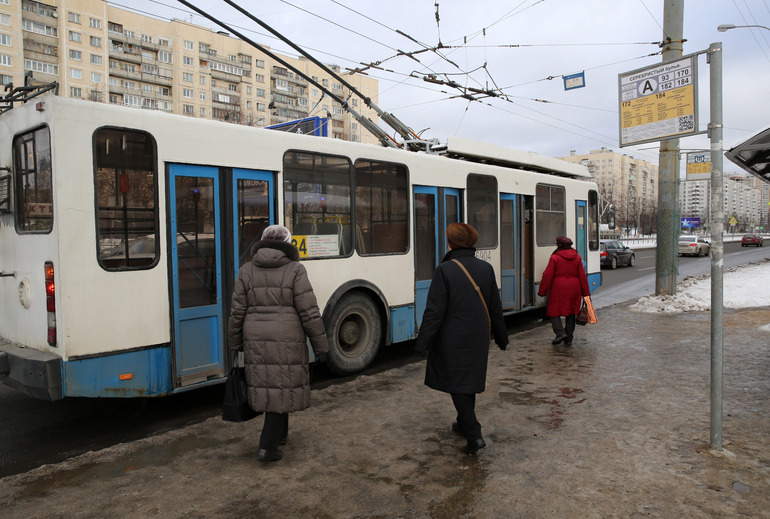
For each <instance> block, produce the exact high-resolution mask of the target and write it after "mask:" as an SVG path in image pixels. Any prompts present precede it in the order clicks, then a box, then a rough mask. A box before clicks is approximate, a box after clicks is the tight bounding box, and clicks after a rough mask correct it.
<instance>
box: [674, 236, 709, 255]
mask: <svg viewBox="0 0 770 519" xmlns="http://www.w3.org/2000/svg"><path fill="white" fill-rule="evenodd" d="M709 248H710V245H709V242H707V241H706V240H705V239H704V238H701V237H699V236H691V235H683V236H680V237H679V255H680V256H685V255H687V256H705V255H707V254H708V253H709Z"/></svg>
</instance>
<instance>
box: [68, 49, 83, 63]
mask: <svg viewBox="0 0 770 519" xmlns="http://www.w3.org/2000/svg"><path fill="white" fill-rule="evenodd" d="M82 58H83V53H82V52H80V51H79V50H74V49H70V59H72V60H75V61H82Z"/></svg>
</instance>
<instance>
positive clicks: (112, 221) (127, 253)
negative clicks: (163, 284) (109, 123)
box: [94, 128, 160, 270]
mask: <svg viewBox="0 0 770 519" xmlns="http://www.w3.org/2000/svg"><path fill="white" fill-rule="evenodd" d="M94 157H95V159H96V160H95V162H96V165H95V172H94V175H95V177H96V178H95V184H96V189H95V196H96V218H97V225H96V257H97V260H98V261H99V264H100V265H101V266H102V268H103V269H105V270H131V269H141V268H150V267H152V266H153V265H155V264H156V263H157V260H158V257H159V256H160V244H159V243H158V229H159V224H158V203H157V199H158V175H157V173H156V171H155V161H156V153H155V141H154V140H153V138H152V137H151V136H150V135H149V134H147V133H144V132H138V131H131V130H121V129H113V128H110V129H100V130H97V131H96V132H95V133H94Z"/></svg>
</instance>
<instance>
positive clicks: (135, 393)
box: [0, 95, 601, 400]
mask: <svg viewBox="0 0 770 519" xmlns="http://www.w3.org/2000/svg"><path fill="white" fill-rule="evenodd" d="M458 221H461V222H467V223H469V224H471V225H473V226H474V227H475V228H476V229H477V230H478V232H479V242H478V248H477V253H476V254H477V256H478V257H479V258H481V259H483V260H485V261H488V262H489V263H490V264H492V265H493V266H494V268H495V272H496V274H497V276H498V279H497V281H498V285H499V287H500V289H501V297H502V301H503V308H504V311H505V312H506V313H507V314H512V313H516V312H521V311H525V310H530V309H534V308H537V307H542V306H543V305H544V304H545V301H544V299H543V298H540V297H539V296H538V295H537V285H538V282H539V279H540V277H541V275H542V272H543V270H544V269H545V266H546V264H547V262H548V258H549V257H550V255H551V252H553V250H554V248H555V239H556V237H557V236H559V235H566V236H569V237H570V238H572V240H573V241H574V243H575V246H576V248H577V250H578V251H579V253H580V255H581V257H582V258H583V261H584V264H585V268H586V272H587V273H588V278H589V282H590V285H591V289H592V290H593V289H594V288H596V287H597V286H599V285H600V284H601V273H600V268H599V225H598V192H597V188H596V185H595V184H594V183H592V182H591V181H590V177H589V174H588V171H587V170H586V168H585V167H583V166H580V165H577V164H570V163H567V162H564V161H560V160H557V159H553V158H549V157H544V156H540V155H537V154H534V153H530V152H522V151H514V150H510V149H506V148H502V147H498V146H491V145H485V144H481V143H476V142H471V141H467V140H461V139H454V138H449V139H448V141H447V143H446V146H442V147H441V148H440V149H439V150H433V151H432V152H412V151H405V150H402V149H397V148H387V147H384V146H383V147H380V146H375V145H368V144H360V143H353V142H345V141H342V140H339V139H330V138H322V137H314V136H308V135H296V134H291V133H286V132H281V131H275V130H268V129H260V128H253V127H248V126H242V125H237V124H229V123H224V122H218V121H211V120H204V119H196V118H192V117H186V116H181V115H171V114H167V113H162V112H159V111H149V110H138V109H135V108H128V107H123V106H117V105H111V104H103V103H94V102H89V101H83V100H76V99H67V98H63V97H59V96H56V95H42V96H39V97H36V98H34V99H31V100H29V101H28V102H26V103H23V104H16V105H14V106H13V107H12V108H8V109H5V110H4V112H3V113H0V381H2V382H3V383H5V384H7V385H9V386H12V387H14V388H16V389H19V390H21V391H24V392H26V393H28V394H30V395H32V396H34V397H37V398H41V399H49V400H57V399H61V398H64V397H73V396H75V397H142V396H159V395H167V394H171V393H176V392H180V391H186V390H189V389H194V388H199V387H202V386H206V385H210V384H217V383H221V382H223V381H224V379H225V377H226V373H227V372H228V370H229V367H230V366H229V365H228V364H229V363H230V362H231V361H230V355H228V353H227V352H228V345H227V333H226V332H227V330H226V326H227V318H228V315H229V306H230V297H231V293H232V287H233V284H234V280H235V277H236V275H237V273H238V268H239V266H240V265H242V264H243V263H244V262H247V261H250V260H251V248H252V246H253V245H254V243H255V242H256V241H257V240H258V239H259V237H260V233H261V231H262V229H264V227H265V226H267V225H269V224H272V223H279V224H282V225H285V226H286V227H288V228H289V230H290V231H291V232H292V235H293V239H294V243H295V244H296V245H297V248H298V249H299V251H300V256H301V261H303V262H304V265H305V266H306V267H307V271H308V274H309V276H310V280H311V282H312V284H313V288H314V290H315V293H316V296H317V298H318V304H319V308H320V309H321V312H322V314H323V319H324V322H325V326H326V331H327V335H328V339H329V343H330V352H329V355H328V358H327V359H326V362H327V364H328V365H329V367H330V368H331V369H332V370H333V371H334V372H336V373H339V374H351V373H356V372H359V371H361V370H363V369H365V368H366V367H367V366H368V365H369V364H370V363H371V362H372V361H373V359H374V357H375V355H376V354H377V351H378V350H379V348H380V347H381V346H383V345H387V344H392V343H398V342H401V341H408V340H411V339H414V337H415V336H416V334H417V331H418V330H419V327H420V322H421V318H422V314H423V311H424V307H425V301H426V298H427V293H428V288H429V286H430V281H431V278H432V276H433V272H434V269H435V268H436V266H437V265H438V264H439V262H440V261H441V259H442V257H443V255H444V254H445V252H446V243H445V238H444V234H445V229H446V226H447V225H448V224H451V223H453V222H458Z"/></svg>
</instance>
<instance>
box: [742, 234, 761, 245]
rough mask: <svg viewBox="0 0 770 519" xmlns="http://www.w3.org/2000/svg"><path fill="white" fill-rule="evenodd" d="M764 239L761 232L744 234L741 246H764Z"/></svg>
mask: <svg viewBox="0 0 770 519" xmlns="http://www.w3.org/2000/svg"><path fill="white" fill-rule="evenodd" d="M764 241H765V239H764V238H762V236H760V235H759V234H744V235H743V238H741V247H748V246H749V245H756V246H757V247H762V242H764Z"/></svg>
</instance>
